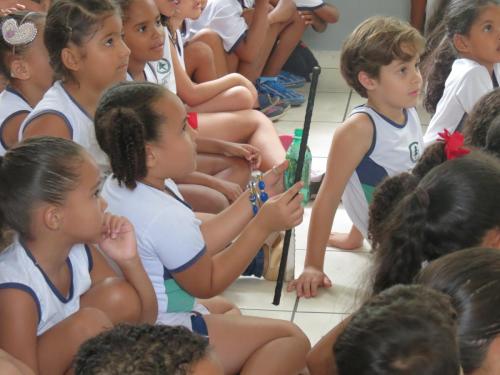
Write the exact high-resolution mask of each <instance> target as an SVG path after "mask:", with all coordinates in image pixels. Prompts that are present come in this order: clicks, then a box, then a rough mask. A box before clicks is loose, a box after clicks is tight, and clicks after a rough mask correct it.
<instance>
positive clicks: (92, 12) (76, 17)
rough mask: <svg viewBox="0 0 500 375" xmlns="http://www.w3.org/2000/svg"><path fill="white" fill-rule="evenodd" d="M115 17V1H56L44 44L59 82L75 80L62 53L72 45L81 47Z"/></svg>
mask: <svg viewBox="0 0 500 375" xmlns="http://www.w3.org/2000/svg"><path fill="white" fill-rule="evenodd" d="M113 14H119V10H118V8H117V7H116V5H115V4H114V2H113V0H58V1H54V4H52V5H51V6H50V8H49V11H48V13H47V22H46V25H45V33H44V42H45V46H46V47H47V51H48V52H49V57H50V65H51V66H52V68H53V69H54V73H55V75H56V77H57V78H58V79H63V80H68V79H72V76H71V72H70V71H69V70H68V69H66V67H65V65H64V63H63V61H62V59H61V52H62V50H63V49H64V48H66V47H67V46H68V45H69V44H70V43H71V44H74V45H75V46H78V47H82V46H83V45H84V44H85V42H86V41H87V39H88V38H89V37H91V36H92V35H93V34H95V33H96V31H97V30H98V29H99V28H100V27H101V26H102V23H103V21H104V20H105V19H106V18H107V17H109V16H112V15H113Z"/></svg>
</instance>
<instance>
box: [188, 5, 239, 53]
mask: <svg viewBox="0 0 500 375" xmlns="http://www.w3.org/2000/svg"><path fill="white" fill-rule="evenodd" d="M242 12H243V8H242V6H241V4H240V3H239V2H238V0H208V2H207V6H206V7H205V9H204V10H203V12H202V13H201V16H200V17H199V18H198V19H197V20H189V19H186V21H185V23H186V35H185V40H186V41H189V40H191V38H192V37H193V36H194V34H196V33H197V32H198V31H200V30H201V29H205V28H208V29H211V30H213V31H215V32H216V33H217V34H219V36H220V37H221V39H222V43H223V45H224V50H225V51H226V52H228V53H229V52H233V50H234V49H235V48H236V46H237V45H238V43H239V42H240V41H241V40H242V39H243V38H244V37H245V35H246V31H247V30H248V26H247V23H246V22H245V19H244V18H243V17H242V16H241V13H242Z"/></svg>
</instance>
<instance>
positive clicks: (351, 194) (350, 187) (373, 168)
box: [342, 105, 423, 238]
mask: <svg viewBox="0 0 500 375" xmlns="http://www.w3.org/2000/svg"><path fill="white" fill-rule="evenodd" d="M355 113H365V114H366V115H368V116H369V117H370V120H371V122H372V124H373V141H372V145H371V147H370V150H369V151H368V152H367V153H366V155H365V156H364V157H363V159H362V160H361V162H360V163H359V165H358V166H357V167H356V169H355V171H354V173H353V174H352V176H351V178H350V179H349V181H348V182H347V185H346V187H345V190H344V193H343V195H342V203H343V205H344V207H345V209H346V212H347V214H348V215H349V217H350V219H351V220H352V222H353V223H354V225H355V226H356V228H358V229H359V230H360V231H361V233H362V234H363V236H364V237H365V238H366V237H367V235H368V208H369V205H370V203H371V201H372V197H373V192H374V190H375V188H376V186H377V185H378V184H379V183H380V182H381V181H382V180H383V179H384V178H385V177H387V176H394V175H396V174H398V173H401V172H406V171H409V170H410V169H412V168H413V167H414V166H415V164H416V162H417V160H418V158H419V157H420V155H421V153H422V152H423V140H422V128H421V124H420V119H419V118H418V114H417V111H416V110H415V109H414V108H411V109H407V110H405V114H406V121H405V122H404V123H403V124H396V123H395V122H393V121H392V120H390V119H389V118H387V117H385V116H384V115H382V114H380V113H378V112H377V111H375V110H374V109H373V108H370V107H368V106H366V105H361V106H358V107H356V108H354V109H353V110H352V112H351V114H350V115H349V116H352V115H353V114H355Z"/></svg>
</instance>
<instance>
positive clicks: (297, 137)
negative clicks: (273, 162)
mask: <svg viewBox="0 0 500 375" xmlns="http://www.w3.org/2000/svg"><path fill="white" fill-rule="evenodd" d="M301 140H302V129H295V131H294V134H293V142H292V144H291V145H290V147H289V148H288V151H287V152H286V160H288V168H287V170H286V171H285V188H286V189H289V188H290V187H291V186H292V185H293V184H294V180H295V171H296V169H297V162H298V161H299V150H300V141H301ZM311 162H312V155H311V150H309V147H306V154H305V156H304V167H303V169H302V178H301V180H302V181H303V182H304V187H303V188H302V189H300V192H301V193H302V195H303V197H304V200H303V202H304V204H307V202H309V197H310V193H309V180H310V177H311Z"/></svg>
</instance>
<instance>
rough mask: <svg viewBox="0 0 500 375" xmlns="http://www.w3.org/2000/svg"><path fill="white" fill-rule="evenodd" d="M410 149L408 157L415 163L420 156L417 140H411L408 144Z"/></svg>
mask: <svg viewBox="0 0 500 375" xmlns="http://www.w3.org/2000/svg"><path fill="white" fill-rule="evenodd" d="M408 148H409V150H410V159H411V161H412V162H414V163H416V162H417V160H418V158H419V156H420V149H419V147H418V142H412V143H410V145H409V146H408Z"/></svg>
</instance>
